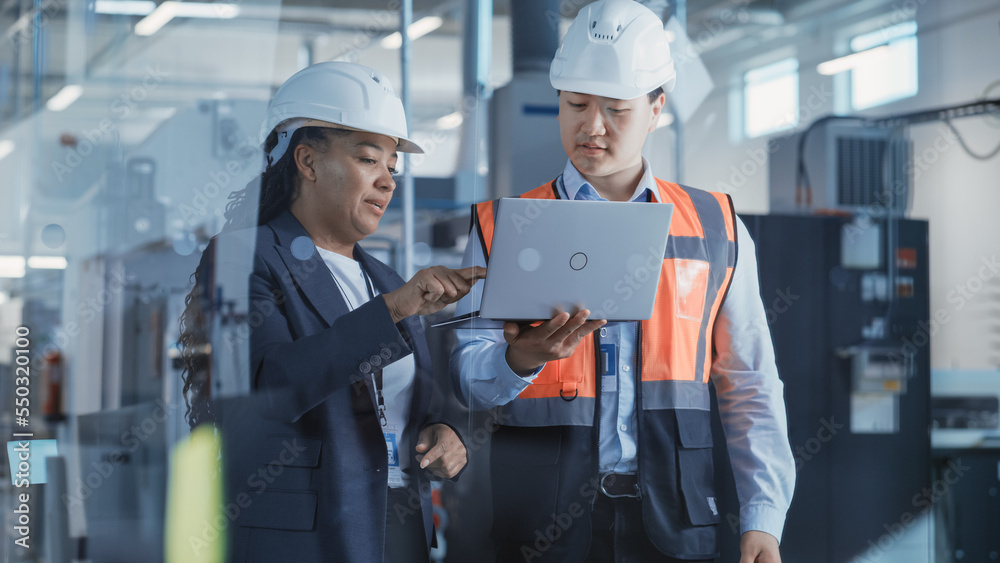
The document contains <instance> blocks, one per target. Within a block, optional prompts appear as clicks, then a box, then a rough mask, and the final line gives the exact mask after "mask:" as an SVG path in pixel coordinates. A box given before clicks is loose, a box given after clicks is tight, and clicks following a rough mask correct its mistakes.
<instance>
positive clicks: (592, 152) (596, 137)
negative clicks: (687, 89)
mask: <svg viewBox="0 0 1000 563" xmlns="http://www.w3.org/2000/svg"><path fill="white" fill-rule="evenodd" d="M664 100H665V98H664V96H662V95H661V96H660V97H659V98H657V100H656V101H655V102H653V103H650V102H649V97H648V96H646V95H642V96H639V97H638V98H635V99H632V100H617V99H614V98H603V97H601V96H594V95H592V94H580V93H577V92H561V93H560V94H559V117H558V119H559V135H560V137H561V139H562V144H563V149H564V150H565V151H566V154H567V156H569V159H570V160H571V161H572V162H573V165H574V166H576V168H577V170H579V171H580V173H582V174H583V175H584V177H587V178H595V177H605V176H611V175H613V174H615V173H618V172H622V171H625V170H631V169H633V168H634V167H635V166H636V165H638V164H640V163H641V162H642V145H643V143H644V142H645V141H646V135H647V134H649V132H650V131H652V130H653V129H655V128H656V121H657V119H658V118H659V115H660V110H662V109H663V102H664Z"/></svg>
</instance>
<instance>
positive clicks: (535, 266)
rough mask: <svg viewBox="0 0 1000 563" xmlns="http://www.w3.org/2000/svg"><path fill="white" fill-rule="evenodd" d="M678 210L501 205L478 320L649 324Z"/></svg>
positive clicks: (520, 201)
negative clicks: (577, 314) (584, 318)
mask: <svg viewBox="0 0 1000 563" xmlns="http://www.w3.org/2000/svg"><path fill="white" fill-rule="evenodd" d="M673 210H674V206H673V204H669V203H631V202H629V203H626V202H611V201H567V200H539V199H526V198H504V199H501V200H500V201H499V205H498V207H497V211H496V223H495V225H496V226H495V228H494V233H493V246H492V249H491V252H490V257H489V263H488V264H487V271H486V280H485V286H484V287H483V299H482V305H481V307H480V310H479V315H478V316H479V317H480V318H483V319H491V320H504V321H508V320H509V321H536V320H542V319H550V318H552V314H553V311H554V310H555V309H561V310H563V311H567V312H570V313H572V312H574V311H576V310H578V309H589V310H590V318H591V319H607V320H609V321H637V320H646V319H649V318H650V317H651V316H652V314H653V303H654V301H655V299H656V289H657V286H658V285H659V281H660V268H661V267H662V265H663V256H664V252H665V250H666V246H667V235H668V233H669V231H670V218H671V216H672V214H673Z"/></svg>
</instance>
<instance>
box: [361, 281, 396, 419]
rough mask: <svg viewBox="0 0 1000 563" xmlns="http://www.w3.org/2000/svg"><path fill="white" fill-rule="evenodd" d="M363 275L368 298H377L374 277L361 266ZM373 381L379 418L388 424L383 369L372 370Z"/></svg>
mask: <svg viewBox="0 0 1000 563" xmlns="http://www.w3.org/2000/svg"><path fill="white" fill-rule="evenodd" d="M361 275H362V276H364V278H365V289H367V290H368V299H375V288H374V286H372V279H371V278H370V277H368V272H366V271H365V269H364V268H361ZM372 381H373V383H374V384H375V398H376V400H377V401H378V420H379V422H380V423H382V426H383V427H384V426H388V425H389V420H388V419H387V418H386V416H385V397H384V396H382V370H381V369H376V370H372Z"/></svg>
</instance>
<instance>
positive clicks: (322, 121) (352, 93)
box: [261, 62, 424, 163]
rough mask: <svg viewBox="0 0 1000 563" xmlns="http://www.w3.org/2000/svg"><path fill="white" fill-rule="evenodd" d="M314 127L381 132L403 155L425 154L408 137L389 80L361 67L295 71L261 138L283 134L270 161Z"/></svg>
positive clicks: (276, 100)
mask: <svg viewBox="0 0 1000 563" xmlns="http://www.w3.org/2000/svg"><path fill="white" fill-rule="evenodd" d="M310 126H312V127H329V128H333V129H348V130H355V131H366V132H369V133H377V134H380V135H385V136H387V137H391V138H393V139H394V140H395V141H396V150H398V151H400V152H409V153H423V152H424V151H423V149H421V148H420V147H419V146H418V145H417V144H416V143H414V142H413V141H412V140H411V139H410V138H409V134H408V133H407V130H406V116H405V115H404V113H403V103H402V102H401V101H400V100H399V98H397V97H396V93H395V92H394V91H393V89H392V83H391V82H389V79H388V78H387V77H386V76H385V75H384V74H382V73H381V72H379V71H377V70H375V69H373V68H371V67H367V66H365V65H360V64H357V63H349V62H325V63H317V64H314V65H311V66H308V67H306V68H304V69H302V70H300V71H298V72H296V73H295V74H293V75H292V76H291V77H290V78H289V79H288V80H286V81H285V83H284V84H282V85H281V87H280V88H278V91H277V92H276V93H275V94H274V97H273V98H271V103H270V104H268V106H267V118H266V120H265V121H264V124H263V126H262V128H261V138H262V139H266V138H267V136H268V135H270V133H271V132H273V131H276V132H277V133H278V144H277V145H276V146H275V147H274V148H273V149H272V150H271V152H270V153H269V154H268V162H269V163H274V162H277V161H278V159H280V158H281V156H282V155H283V154H284V153H285V151H286V150H287V149H288V143H289V140H290V139H291V136H292V133H294V132H295V131H296V130H297V129H299V128H301V127H310Z"/></svg>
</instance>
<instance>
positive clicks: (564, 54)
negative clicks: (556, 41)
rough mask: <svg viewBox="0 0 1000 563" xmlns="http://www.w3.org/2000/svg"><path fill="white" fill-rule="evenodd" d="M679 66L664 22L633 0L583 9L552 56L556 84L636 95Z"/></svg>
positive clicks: (607, 0)
mask: <svg viewBox="0 0 1000 563" xmlns="http://www.w3.org/2000/svg"><path fill="white" fill-rule="evenodd" d="M676 78H677V72H676V71H674V60H673V59H672V58H671V57H670V46H669V45H668V43H667V34H666V32H664V31H663V22H661V21H660V18H658V17H656V14H654V13H653V12H652V10H650V9H649V8H647V7H645V6H643V5H642V4H639V3H638V2H633V1H632V0H598V1H597V2H594V3H593V4H589V5H587V6H584V7H583V8H581V9H580V13H579V14H577V16H576V19H574V20H573V23H572V24H570V26H569V30H568V31H567V32H566V37H564V38H563V41H562V45H560V46H559V50H558V51H557V52H556V56H555V58H554V59H552V66H551V67H550V68H549V81H550V82H551V83H552V87H553V88H555V89H556V90H566V91H569V92H579V93H581V94H593V95H595V96H603V97H606V98H615V99H619V100H631V99H633V98H637V97H639V96H641V95H643V94H648V93H649V92H652V91H653V90H655V89H656V88H658V87H660V86H662V87H663V89H664V90H665V91H667V92H669V91H671V90H673V88H674V81H675V79H676Z"/></svg>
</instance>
